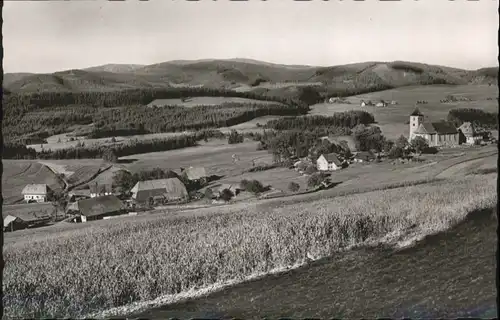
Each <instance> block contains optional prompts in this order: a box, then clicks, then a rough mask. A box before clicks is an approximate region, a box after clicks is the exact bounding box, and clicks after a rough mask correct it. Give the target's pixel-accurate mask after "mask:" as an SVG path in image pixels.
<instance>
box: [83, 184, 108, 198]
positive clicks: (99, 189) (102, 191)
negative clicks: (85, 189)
mask: <svg viewBox="0 0 500 320" xmlns="http://www.w3.org/2000/svg"><path fill="white" fill-rule="evenodd" d="M89 189H90V197H91V198H96V197H102V196H110V195H112V194H113V188H112V185H111V184H109V183H107V184H98V183H97V182H96V183H92V184H89Z"/></svg>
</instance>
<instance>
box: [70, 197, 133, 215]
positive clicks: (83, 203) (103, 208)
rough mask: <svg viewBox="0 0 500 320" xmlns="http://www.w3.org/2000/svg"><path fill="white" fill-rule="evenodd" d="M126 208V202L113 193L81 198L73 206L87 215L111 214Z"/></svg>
mask: <svg viewBox="0 0 500 320" xmlns="http://www.w3.org/2000/svg"><path fill="white" fill-rule="evenodd" d="M126 208H127V207H126V206H125V204H123V202H121V201H120V199H118V198H117V197H116V196H113V195H109V196H103V197H96V198H91V199H85V200H80V201H78V202H75V204H74V205H72V206H71V209H73V210H77V211H80V214H81V215H83V216H86V217H94V216H100V215H105V214H111V213H115V212H119V211H122V210H125V209H126ZM68 209H70V208H68Z"/></svg>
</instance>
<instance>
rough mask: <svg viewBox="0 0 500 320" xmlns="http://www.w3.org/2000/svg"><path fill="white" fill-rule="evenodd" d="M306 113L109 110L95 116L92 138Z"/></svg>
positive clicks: (236, 107) (249, 107)
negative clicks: (117, 132) (116, 132)
mask: <svg viewBox="0 0 500 320" xmlns="http://www.w3.org/2000/svg"><path fill="white" fill-rule="evenodd" d="M307 112H308V108H302V107H290V106H286V105H283V104H257V103H245V104H240V103H225V104H223V105H220V106H197V107H193V108H186V107H178V106H166V107H125V108H119V109H106V110H102V111H101V112H99V113H98V114H96V115H95V119H94V123H95V130H94V133H93V136H99V137H103V136H106V135H108V136H109V135H110V134H111V133H113V132H114V131H117V130H120V132H122V133H125V132H126V131H130V132H131V133H134V134H135V133H136V132H137V131H139V132H147V133H159V132H175V131H186V130H203V129H208V128H221V127H229V126H233V125H236V124H239V123H242V122H245V121H249V120H252V119H254V118H257V117H262V116H267V115H281V116H283V115H300V114H305V113H307ZM115 135H116V134H115Z"/></svg>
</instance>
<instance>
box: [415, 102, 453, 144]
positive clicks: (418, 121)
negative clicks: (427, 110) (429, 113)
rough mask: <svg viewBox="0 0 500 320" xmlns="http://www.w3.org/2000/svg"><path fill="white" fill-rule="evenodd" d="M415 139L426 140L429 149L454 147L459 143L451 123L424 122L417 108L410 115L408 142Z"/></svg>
mask: <svg viewBox="0 0 500 320" xmlns="http://www.w3.org/2000/svg"><path fill="white" fill-rule="evenodd" d="M416 137H422V138H424V139H425V140H427V143H428V144H429V146H430V147H441V146H455V145H458V144H459V143H460V142H459V133H458V130H457V128H456V127H455V125H454V124H453V123H451V122H447V121H441V122H426V121H424V115H423V114H422V113H421V112H420V111H419V110H418V108H417V109H415V111H413V113H412V114H410V137H409V141H411V140H413V139H414V138H416Z"/></svg>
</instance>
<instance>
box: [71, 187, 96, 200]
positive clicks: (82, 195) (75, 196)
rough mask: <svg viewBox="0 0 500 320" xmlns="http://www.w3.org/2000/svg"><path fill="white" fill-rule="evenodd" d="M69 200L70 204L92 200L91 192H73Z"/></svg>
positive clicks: (86, 190) (84, 190)
mask: <svg viewBox="0 0 500 320" xmlns="http://www.w3.org/2000/svg"><path fill="white" fill-rule="evenodd" d="M68 198H69V201H70V202H75V201H78V200H84V199H88V198H91V196H90V190H89V189H83V190H73V191H71V192H69V193H68Z"/></svg>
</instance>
